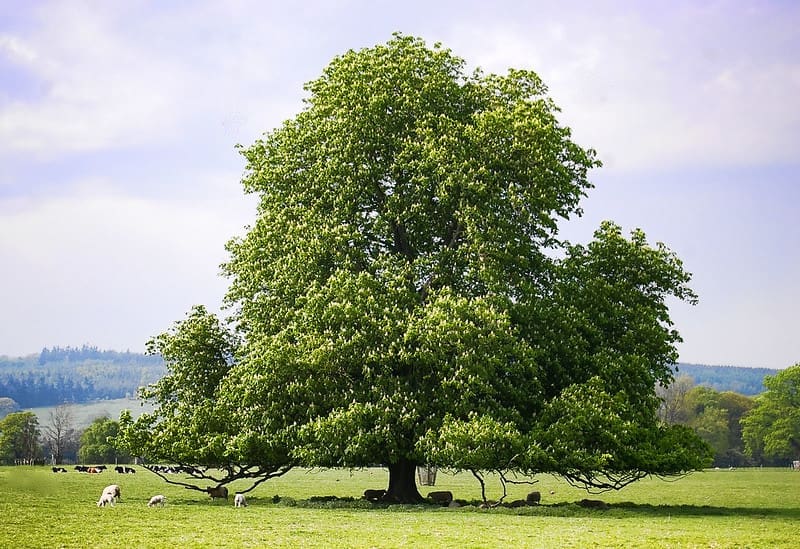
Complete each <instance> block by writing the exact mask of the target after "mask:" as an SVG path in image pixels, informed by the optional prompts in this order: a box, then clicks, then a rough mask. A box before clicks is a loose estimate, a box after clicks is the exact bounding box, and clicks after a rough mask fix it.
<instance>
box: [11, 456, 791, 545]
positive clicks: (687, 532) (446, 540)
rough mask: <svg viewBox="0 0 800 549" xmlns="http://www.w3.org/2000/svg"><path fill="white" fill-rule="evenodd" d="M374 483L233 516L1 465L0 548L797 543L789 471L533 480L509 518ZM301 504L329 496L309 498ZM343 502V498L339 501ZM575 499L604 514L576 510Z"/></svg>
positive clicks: (355, 478) (329, 478)
mask: <svg viewBox="0 0 800 549" xmlns="http://www.w3.org/2000/svg"><path fill="white" fill-rule="evenodd" d="M387 477H388V474H387V473H386V471H385V470H382V469H364V470H355V471H349V470H323V471H319V470H311V471H309V470H305V469H303V470H294V471H292V472H290V473H289V474H288V475H286V476H285V477H282V478H279V479H274V480H271V481H268V482H266V483H264V484H263V485H261V486H259V487H258V488H257V489H256V490H254V491H253V492H251V493H249V494H248V503H249V506H248V507H247V508H243V509H237V508H235V507H234V506H233V501H232V499H233V498H232V496H231V498H230V499H229V501H228V502H227V503H223V502H222V501H215V502H211V501H210V499H209V497H208V496H207V495H205V494H203V493H200V492H195V491H192V490H186V489H184V488H181V487H179V486H172V485H168V484H166V483H164V482H163V481H162V480H161V479H159V478H158V477H156V476H155V475H153V474H151V473H149V472H147V471H145V470H144V469H141V468H139V472H138V473H137V474H136V475H119V474H117V473H115V472H113V470H111V469H109V470H108V471H106V472H105V473H102V474H100V475H88V474H85V473H83V474H82V473H77V472H75V471H73V470H72V469H69V472H68V473H66V474H63V473H62V474H54V473H52V472H51V471H50V469H49V468H48V467H1V468H0V547H15V548H16V547H20V548H36V547H81V548H83V547H100V546H119V547H126V548H128V547H153V548H163V547H626V548H627V547H648V548H650V547H715V548H721V547H765V548H774V547H798V546H800V473H798V472H792V471H789V470H788V469H780V470H779V469H740V470H734V471H727V470H721V471H706V472H702V473H695V474H693V475H690V476H688V477H686V478H682V479H680V480H677V481H672V482H665V481H662V480H659V479H646V480H643V481H641V482H639V483H636V484H634V485H632V486H629V487H627V488H625V489H623V490H621V491H619V492H613V493H605V494H601V495H587V493H586V492H585V491H583V490H580V489H576V488H573V487H571V486H569V485H568V484H566V483H564V482H563V481H561V480H559V479H556V478H553V477H550V476H542V477H541V478H540V479H539V480H540V482H538V483H537V484H536V485H535V486H533V487H531V486H529V485H514V486H512V487H510V489H509V496H508V497H507V499H508V500H513V499H519V498H524V497H525V494H526V493H527V492H529V491H531V490H532V489H535V490H539V491H540V492H541V493H542V505H540V506H538V507H525V508H516V509H507V508H495V509H479V508H477V507H463V508H458V509H450V508H439V507H433V506H427V505H420V506H406V505H396V506H383V505H372V504H369V503H367V502H365V501H363V500H360V499H358V497H359V496H360V495H361V493H362V492H363V491H364V489H366V488H382V487H385V485H386V482H387ZM108 484H119V485H120V486H121V487H122V500H121V501H120V502H118V503H117V505H116V506H115V507H105V508H98V507H97V506H96V501H97V499H98V498H99V495H100V493H101V492H102V489H103V487H105V486H106V485H108ZM245 486H246V485H245V484H241V485H238V487H240V489H241V488H243V487H245ZM488 487H489V489H490V491H489V493H488V494H487V495H488V497H491V498H498V497H499V496H500V488H499V485H498V484H497V483H496V482H490V483H489V484H488ZM236 488H237V485H234V486H233V489H234V490H235V489H236ZM431 489H435V490H451V491H452V492H453V493H454V494H455V497H456V498H459V499H466V500H479V499H480V487H479V486H478V484H477V482H476V481H475V479H474V478H473V477H472V476H471V475H469V474H465V473H461V474H443V473H441V472H440V473H439V475H438V478H437V482H436V486H435V487H434V488H431V487H427V486H423V487H421V490H420V491H421V492H422V493H423V495H424V494H426V493H427V492H428V491H429V490H431ZM234 490H231V492H233V491H234ZM551 492H552V493H551ZM155 494H165V495H166V496H167V505H166V506H165V507H163V508H149V507H147V505H146V503H147V501H148V499H149V498H150V496H152V495H155ZM276 495H278V496H280V501H279V502H277V503H275V502H274V500H275V499H277V498H274V496H276ZM313 496H337V497H338V498H340V499H337V500H334V501H328V502H317V501H312V500H311V498H312V497H313ZM349 497H352V498H356V499H355V500H353V501H347V500H345V499H344V498H349ZM587 497H588V498H591V499H601V500H603V501H605V502H606V503H608V504H609V508H608V509H605V510H599V509H585V508H582V507H580V506H578V505H576V504H575V502H576V501H578V500H580V499H583V498H587Z"/></svg>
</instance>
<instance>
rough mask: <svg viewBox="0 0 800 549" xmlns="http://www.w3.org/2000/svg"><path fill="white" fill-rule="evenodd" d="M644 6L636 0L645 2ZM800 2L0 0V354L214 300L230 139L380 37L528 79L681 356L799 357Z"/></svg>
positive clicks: (595, 217)
mask: <svg viewBox="0 0 800 549" xmlns="http://www.w3.org/2000/svg"><path fill="white" fill-rule="evenodd" d="M656 6H658V7H656ZM798 28H800V4H797V3H795V2H766V1H762V2H756V1H753V2H744V1H741V2H725V1H720V2H681V1H677V2H663V3H655V2H654V3H650V2H604V1H596V2H569V1H562V2H535V1H530V2H508V1H493V2H483V1H472V2H469V1H467V2H465V1H445V2H435V1H432V0H428V1H426V2H419V1H406V2H396V1H391V2H384V1H373V2H367V1H355V0H354V1H349V2H347V1H345V2H297V3H288V2H269V1H252V2H250V1H225V2H222V1H220V2H203V1H191V2H189V1H186V2H178V1H173V2H155V1H153V2H145V1H141V2H134V1H130V2H122V1H121V2H101V1H95V2H79V1H68V2H48V1H37V2H30V1H19V2H17V1H14V0H10V1H9V0H5V1H4V2H2V3H0V265H1V266H2V268H0V307H2V312H1V313H0V355H1V354H5V355H10V356H18V355H24V354H29V353H36V352H38V351H40V350H41V349H42V348H43V347H45V346H48V347H49V346H54V345H62V346H64V345H81V344H83V343H89V344H93V345H97V346H99V347H101V348H110V349H118V350H125V349H130V350H135V351H140V350H143V348H144V343H145V341H146V340H147V339H148V338H149V337H151V336H153V335H156V334H158V333H160V332H162V331H164V330H165V329H167V328H169V327H170V326H171V325H172V323H173V322H174V321H176V320H179V319H181V318H183V317H184V315H185V313H186V312H187V311H188V310H189V309H190V307H191V306H192V305H193V304H196V303H203V304H206V305H208V306H209V307H211V308H212V309H214V308H216V307H217V306H218V305H219V304H220V302H221V298H222V295H223V294H224V292H225V289H226V287H227V281H226V280H225V279H223V278H221V277H220V276H219V264H220V263H222V262H223V261H224V260H225V258H226V255H225V251H224V244H225V242H226V241H227V240H228V239H230V238H231V237H233V236H235V235H237V234H242V232H243V230H244V227H245V225H247V224H249V223H251V222H252V221H253V219H254V215H255V211H254V202H253V199H252V197H247V196H245V195H244V194H243V192H242V190H241V186H240V184H239V181H240V177H241V174H242V171H243V168H244V163H243V162H242V159H241V157H240V156H239V155H238V153H237V152H236V150H235V148H234V147H235V145H236V144H237V143H241V144H245V145H247V144H250V143H252V142H253V141H254V140H255V139H257V138H258V137H259V136H260V135H261V134H262V133H263V132H265V131H268V130H270V129H272V128H274V127H276V126H278V125H279V124H280V123H281V122H282V121H283V120H285V119H287V118H289V117H291V116H293V115H294V114H295V113H297V112H298V111H299V110H300V109H301V108H302V98H303V97H304V92H303V90H302V86H303V84H304V83H305V82H307V81H309V80H312V79H314V78H316V77H317V76H319V74H320V73H321V71H322V69H323V68H324V67H325V66H326V65H327V63H328V62H329V61H330V60H331V59H332V58H333V57H334V56H336V55H338V54H341V53H343V52H345V51H346V50H348V49H358V48H362V47H368V46H372V45H374V44H377V43H381V42H385V41H386V40H388V39H389V38H390V37H391V33H392V32H394V31H400V32H403V33H405V34H410V35H415V36H419V37H421V38H423V39H425V40H426V41H427V42H428V43H430V44H433V43H434V42H437V41H438V42H442V43H443V44H444V45H445V46H447V47H449V48H451V49H452V50H453V51H454V52H455V53H456V54H457V55H459V56H461V57H463V58H464V59H466V60H467V62H468V63H469V64H470V66H480V67H481V68H483V69H484V70H485V71H487V72H505V71H506V70H507V69H508V68H509V67H514V68H525V69H531V70H534V71H536V72H537V73H538V74H539V75H540V76H541V77H542V78H543V80H544V81H545V83H546V84H547V85H548V86H549V88H550V92H551V96H552V97H553V98H554V100H555V101H556V102H557V104H558V105H559V106H560V107H561V109H562V116H561V120H562V122H563V123H565V124H567V125H569V126H570V127H571V128H572V130H573V136H574V138H575V140H576V141H577V142H578V143H580V144H581V145H583V146H586V147H592V148H595V149H596V150H597V151H598V154H599V157H600V158H601V159H602V160H603V162H604V167H603V168H600V169H598V170H596V171H595V172H594V173H593V175H592V180H593V182H594V183H595V185H596V188H595V189H594V190H593V191H592V192H591V194H590V196H589V197H588V198H587V199H586V201H585V203H584V209H585V215H584V217H583V218H581V219H579V220H576V221H574V222H570V223H569V224H568V225H566V226H565V227H564V228H563V231H562V234H563V235H565V236H566V237H567V238H569V239H570V240H572V241H575V242H586V241H588V239H589V238H590V237H591V234H592V232H593V231H594V229H595V228H596V227H597V226H598V225H599V223H600V221H601V220H603V219H612V220H614V221H616V222H618V223H619V224H621V225H622V226H623V227H624V228H625V229H626V230H630V229H633V228H637V227H639V228H642V229H643V230H644V231H645V232H646V233H647V235H648V237H649V239H650V240H651V241H653V242H655V241H662V242H664V243H666V244H667V245H668V246H669V247H670V248H671V249H673V250H674V251H676V252H677V253H678V255H679V256H680V257H681V258H682V259H683V261H684V264H685V267H686V268H687V270H689V271H690V272H692V273H693V274H694V281H693V287H694V289H695V290H696V291H697V293H698V294H699V296H700V303H699V305H697V306H695V307H690V306H687V305H684V304H675V306H674V307H673V310H672V316H673V320H674V321H675V324H676V327H677V328H678V330H679V331H680V332H681V333H682V335H683V337H684V340H685V341H684V343H683V344H681V346H680V354H681V361H684V362H693V363H705V364H730V365H741V366H753V367H770V368H783V367H787V366H790V365H792V364H794V363H797V362H800V337H798V336H800V333H798V332H800V330H799V329H798V324H799V323H798V317H799V316H798V313H797V309H798V307H800V228H798V227H799V226H800V223H798V218H800V215H799V214H800V181H798V175H797V174H798V169H799V168H800V33H798V32H797V29H798Z"/></svg>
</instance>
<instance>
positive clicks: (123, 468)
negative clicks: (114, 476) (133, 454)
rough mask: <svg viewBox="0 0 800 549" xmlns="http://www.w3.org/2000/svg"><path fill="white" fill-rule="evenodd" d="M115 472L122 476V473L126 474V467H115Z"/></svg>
mask: <svg viewBox="0 0 800 549" xmlns="http://www.w3.org/2000/svg"><path fill="white" fill-rule="evenodd" d="M114 470H115V471H116V472H117V473H120V474H121V473H124V472H125V467H123V466H122V465H117V466H116V467H114Z"/></svg>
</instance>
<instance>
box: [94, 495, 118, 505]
mask: <svg viewBox="0 0 800 549" xmlns="http://www.w3.org/2000/svg"><path fill="white" fill-rule="evenodd" d="M106 505H111V507H114V496H112V495H111V494H108V493H106V492H103V495H102V496H100V499H99V500H97V506H98V507H105V506H106Z"/></svg>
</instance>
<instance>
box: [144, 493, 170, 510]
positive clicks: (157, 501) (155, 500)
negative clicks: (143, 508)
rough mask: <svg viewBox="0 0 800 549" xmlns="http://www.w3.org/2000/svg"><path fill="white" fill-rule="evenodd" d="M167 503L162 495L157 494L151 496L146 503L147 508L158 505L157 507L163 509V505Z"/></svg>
mask: <svg viewBox="0 0 800 549" xmlns="http://www.w3.org/2000/svg"><path fill="white" fill-rule="evenodd" d="M166 502H167V496H165V495H163V494H158V495H157V496H153V497H151V498H150V501H148V502H147V506H148V507H155V506H156V505H158V506H159V507H164V504H165V503H166Z"/></svg>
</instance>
